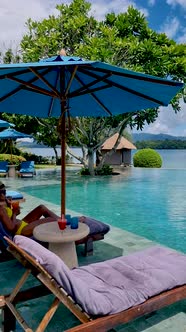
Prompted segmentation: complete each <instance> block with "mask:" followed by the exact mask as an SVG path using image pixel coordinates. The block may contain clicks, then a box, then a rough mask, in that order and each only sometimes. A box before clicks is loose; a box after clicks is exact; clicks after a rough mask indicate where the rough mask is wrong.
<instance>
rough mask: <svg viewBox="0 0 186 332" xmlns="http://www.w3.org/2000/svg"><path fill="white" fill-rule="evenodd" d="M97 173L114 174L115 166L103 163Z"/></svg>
mask: <svg viewBox="0 0 186 332" xmlns="http://www.w3.org/2000/svg"><path fill="white" fill-rule="evenodd" d="M95 173H96V175H112V173H113V168H112V167H111V166H109V165H103V167H102V168H101V169H96V170H95Z"/></svg>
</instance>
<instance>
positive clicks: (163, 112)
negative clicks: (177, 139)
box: [138, 100, 186, 137]
mask: <svg viewBox="0 0 186 332" xmlns="http://www.w3.org/2000/svg"><path fill="white" fill-rule="evenodd" d="M180 106H181V110H180V111H179V112H178V113H175V112H174V110H173V109H172V107H171V106H170V105H169V106H168V107H160V108H159V110H160V112H159V116H158V118H157V120H156V121H155V122H154V123H152V124H150V125H145V126H144V129H143V133H151V134H160V133H161V134H169V135H173V136H185V137H186V104H185V103H184V102H183V100H181V101H180ZM138 132H139V131H138Z"/></svg>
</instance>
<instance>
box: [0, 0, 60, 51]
mask: <svg viewBox="0 0 186 332" xmlns="http://www.w3.org/2000/svg"><path fill="white" fill-rule="evenodd" d="M56 2H57V1H53V0H47V1H46V0H30V1H25V0H16V1H7V0H1V1H0V41H1V46H2V45H4V46H6V48H8V47H13V46H15V45H18V44H19V42H20V40H21V39H22V37H23V35H24V33H26V31H27V30H26V25H25V22H26V21H27V20H28V18H32V20H41V19H44V18H46V17H48V16H49V15H51V14H54V13H55V6H56ZM13 3H14V4H13Z"/></svg>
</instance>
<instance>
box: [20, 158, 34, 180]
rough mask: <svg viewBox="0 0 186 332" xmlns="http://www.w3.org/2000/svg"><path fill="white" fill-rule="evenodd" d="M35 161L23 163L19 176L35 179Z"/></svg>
mask: <svg viewBox="0 0 186 332" xmlns="http://www.w3.org/2000/svg"><path fill="white" fill-rule="evenodd" d="M34 165H35V163H34V161H22V162H21V165H20V170H19V172H18V175H19V176H20V177H22V178H24V177H27V178H28V177H33V176H34V175H35V167H34Z"/></svg>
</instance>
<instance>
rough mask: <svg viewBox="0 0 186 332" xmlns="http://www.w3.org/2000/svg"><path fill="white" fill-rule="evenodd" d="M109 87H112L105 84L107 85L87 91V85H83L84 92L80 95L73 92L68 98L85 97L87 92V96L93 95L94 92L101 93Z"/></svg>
mask: <svg viewBox="0 0 186 332" xmlns="http://www.w3.org/2000/svg"><path fill="white" fill-rule="evenodd" d="M111 87H112V86H111V85H110V84H107V85H103V86H99V87H97V88H94V89H87V85H85V89H86V90H85V89H84V91H82V92H80V93H76V92H73V93H71V94H69V95H68V97H70V98H73V97H79V96H83V95H86V94H87V91H88V94H90V93H94V92H96V91H102V90H104V89H108V88H111Z"/></svg>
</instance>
